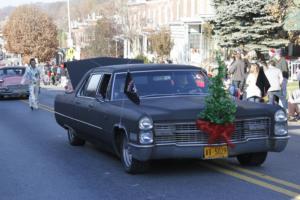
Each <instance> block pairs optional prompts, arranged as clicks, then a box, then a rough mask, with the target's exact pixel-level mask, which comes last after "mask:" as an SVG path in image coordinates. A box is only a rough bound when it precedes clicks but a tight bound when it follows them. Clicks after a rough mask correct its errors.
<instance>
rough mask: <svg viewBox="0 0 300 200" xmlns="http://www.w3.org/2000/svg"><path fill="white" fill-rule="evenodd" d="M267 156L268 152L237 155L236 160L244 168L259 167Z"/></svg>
mask: <svg viewBox="0 0 300 200" xmlns="http://www.w3.org/2000/svg"><path fill="white" fill-rule="evenodd" d="M267 155H268V152H259V153H248V154H242V155H238V156H237V159H238V161H239V163H240V164H241V165H244V166H260V165H262V164H263V163H264V162H265V160H266V158H267Z"/></svg>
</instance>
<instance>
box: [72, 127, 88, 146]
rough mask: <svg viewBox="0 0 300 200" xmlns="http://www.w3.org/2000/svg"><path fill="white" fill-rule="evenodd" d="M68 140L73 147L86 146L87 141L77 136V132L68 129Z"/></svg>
mask: <svg viewBox="0 0 300 200" xmlns="http://www.w3.org/2000/svg"><path fill="white" fill-rule="evenodd" d="M68 140H69V144H70V145H72V146H83V145H84V144H85V140H83V139H81V138H79V137H78V136H77V135H76V132H75V131H74V130H73V129H70V128H69V129H68Z"/></svg>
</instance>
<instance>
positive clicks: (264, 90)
mask: <svg viewBox="0 0 300 200" xmlns="http://www.w3.org/2000/svg"><path fill="white" fill-rule="evenodd" d="M258 64H259V66H260V67H259V72H258V76H257V81H256V85H257V87H258V88H259V89H260V91H261V97H265V96H266V95H267V94H268V90H269V88H270V82H269V80H268V78H267V76H266V74H265V72H264V67H266V65H267V64H266V63H265V62H260V63H258Z"/></svg>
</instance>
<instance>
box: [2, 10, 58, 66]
mask: <svg viewBox="0 0 300 200" xmlns="http://www.w3.org/2000/svg"><path fill="white" fill-rule="evenodd" d="M4 37H5V40H6V42H7V43H6V46H5V48H6V49H7V50H8V51H9V52H12V53H17V54H21V55H22V58H23V60H24V59H25V60H24V61H27V60H26V59H28V58H29V57H36V58H38V59H39V60H40V61H48V60H50V59H51V58H52V57H53V56H54V53H55V52H56V50H57V47H58V40H57V29H56V26H55V24H54V23H53V21H52V19H50V18H49V17H48V15H47V14H45V13H43V12H41V11H39V9H38V8H36V7H34V6H20V7H18V8H16V10H15V11H14V12H13V13H12V14H11V16H10V17H9V19H8V22H7V23H6V25H5V27H4Z"/></svg>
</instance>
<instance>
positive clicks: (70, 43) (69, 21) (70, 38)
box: [67, 0, 73, 48]
mask: <svg viewBox="0 0 300 200" xmlns="http://www.w3.org/2000/svg"><path fill="white" fill-rule="evenodd" d="M68 26H69V32H68V38H67V45H68V47H69V48H71V47H73V40H72V35H71V17H70V0H68Z"/></svg>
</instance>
